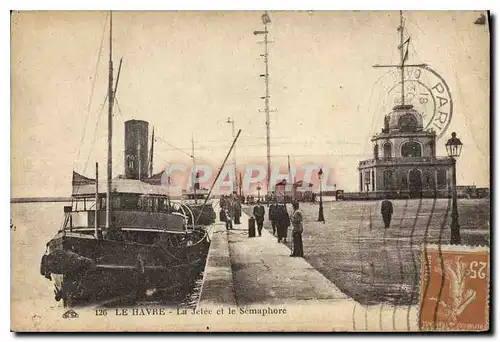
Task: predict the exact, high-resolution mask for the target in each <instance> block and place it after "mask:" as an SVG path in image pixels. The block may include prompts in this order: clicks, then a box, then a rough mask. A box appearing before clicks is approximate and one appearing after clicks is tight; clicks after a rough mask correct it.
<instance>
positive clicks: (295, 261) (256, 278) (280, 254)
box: [228, 214, 348, 305]
mask: <svg viewBox="0 0 500 342" xmlns="http://www.w3.org/2000/svg"><path fill="white" fill-rule="evenodd" d="M228 241H229V251H230V255H231V268H232V272H233V281H234V292H235V297H236V303H237V304H238V305H247V304H255V303H265V304H284V303H287V304H290V303H291V302H293V301H303V300H313V299H314V300H347V299H348V297H347V296H346V295H345V294H343V293H342V292H341V291H340V290H339V289H338V288H337V287H336V286H335V285H334V284H333V283H332V282H330V281H329V280H328V279H326V278H325V277H324V276H323V275H322V274H321V273H319V272H318V271H316V270H315V269H314V268H313V267H312V266H311V265H310V264H309V263H308V262H306V261H305V260H304V259H303V258H295V257H290V250H289V249H288V248H287V247H286V246H285V245H283V244H281V243H278V242H277V240H276V238H275V237H274V236H273V235H272V234H271V233H269V232H268V231H267V230H265V229H263V230H262V236H260V237H259V236H258V234H257V237H254V238H249V237H248V216H247V215H246V214H243V216H242V220H241V224H240V225H235V230H231V231H229V233H228Z"/></svg>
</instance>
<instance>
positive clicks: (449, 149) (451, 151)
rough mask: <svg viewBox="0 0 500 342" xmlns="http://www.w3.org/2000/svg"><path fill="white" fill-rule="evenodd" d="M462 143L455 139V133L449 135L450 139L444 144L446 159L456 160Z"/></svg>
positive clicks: (460, 151)
mask: <svg viewBox="0 0 500 342" xmlns="http://www.w3.org/2000/svg"><path fill="white" fill-rule="evenodd" d="M462 146H463V144H462V142H461V141H460V139H458V138H457V133H455V132H453V133H451V138H450V139H448V141H447V142H446V153H447V154H448V157H451V158H458V157H460V153H462Z"/></svg>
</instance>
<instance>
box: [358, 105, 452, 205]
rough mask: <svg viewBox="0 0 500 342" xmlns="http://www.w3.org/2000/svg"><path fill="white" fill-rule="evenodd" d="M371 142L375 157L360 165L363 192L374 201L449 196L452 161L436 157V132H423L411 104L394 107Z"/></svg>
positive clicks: (419, 119)
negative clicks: (383, 198)
mask: <svg viewBox="0 0 500 342" xmlns="http://www.w3.org/2000/svg"><path fill="white" fill-rule="evenodd" d="M371 141H372V142H373V158H372V159H368V160H362V161H360V162H359V167H358V172H359V191H360V192H364V193H367V194H368V195H369V197H372V198H380V197H385V196H386V195H387V194H388V195H390V197H420V196H425V197H433V196H435V195H437V196H446V195H447V191H446V190H447V189H448V185H449V182H450V179H451V170H452V169H451V168H452V161H451V159H450V158H447V157H436V133H435V132H434V131H433V130H424V128H423V119H422V115H421V114H420V113H419V112H417V110H415V109H414V108H413V106H412V105H397V106H395V107H394V108H393V110H392V111H391V112H390V113H388V114H387V115H386V116H385V117H384V126H383V128H382V130H381V132H380V133H378V134H375V135H374V136H373V137H372V138H371ZM370 193H371V194H370Z"/></svg>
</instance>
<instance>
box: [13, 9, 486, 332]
mask: <svg viewBox="0 0 500 342" xmlns="http://www.w3.org/2000/svg"><path fill="white" fill-rule="evenodd" d="M11 87H12V91H11V93H12V98H11V103H12V107H11V108H12V112H11V118H12V120H11V122H12V124H11V132H12V138H11V189H12V195H11V223H10V233H11V241H10V246H11V299H10V300H11V329H12V330H13V331H17V332H33V331H35V332H36V331H49V332H65V331H101V332H115V331H139V332H149V331H154V332H171V331H186V332H190V331H206V332H213V331H234V332H238V331H263V332H273V331H311V332H313V331H339V332H360V331H362V332H393V331H397V332H429V331H431V332H432V331H439V332H485V331H488V330H489V329H490V326H491V324H490V321H489V317H490V304H489V301H490V284H491V279H490V271H491V266H490V252H489V251H490V244H491V239H490V229H491V227H490V169H489V165H490V135H489V133H490V120H489V118H490V22H489V13H488V11H481V10H478V11H440V12H437V11H260V12H258V11H219V12H216V11H192V12H190V11H156V12H155V11H151V12H148V11H141V12H133V11H92V12H91V11H88V12H85V11H18V12H12V13H11Z"/></svg>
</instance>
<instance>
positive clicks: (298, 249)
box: [290, 202, 304, 258]
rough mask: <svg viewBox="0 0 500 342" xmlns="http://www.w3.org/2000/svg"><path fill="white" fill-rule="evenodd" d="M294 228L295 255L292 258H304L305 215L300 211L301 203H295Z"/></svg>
mask: <svg viewBox="0 0 500 342" xmlns="http://www.w3.org/2000/svg"><path fill="white" fill-rule="evenodd" d="M292 205H293V214H292V219H291V221H292V227H293V253H292V254H291V255H290V256H291V257H301V258H302V257H304V248H303V245H302V232H303V231H304V224H303V220H304V215H303V214H302V211H301V210H300V209H299V203H298V202H293V204H292Z"/></svg>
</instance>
